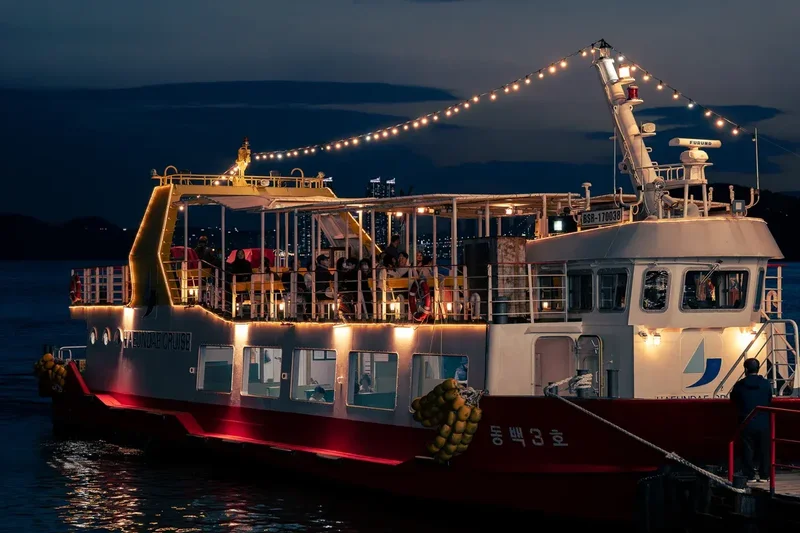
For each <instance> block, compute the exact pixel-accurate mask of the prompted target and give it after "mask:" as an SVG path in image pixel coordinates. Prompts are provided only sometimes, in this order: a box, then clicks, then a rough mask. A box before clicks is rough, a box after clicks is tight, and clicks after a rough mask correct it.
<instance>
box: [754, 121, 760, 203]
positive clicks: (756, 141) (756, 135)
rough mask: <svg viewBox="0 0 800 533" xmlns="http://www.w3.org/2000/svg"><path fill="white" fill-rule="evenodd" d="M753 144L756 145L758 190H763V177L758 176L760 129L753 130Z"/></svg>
mask: <svg viewBox="0 0 800 533" xmlns="http://www.w3.org/2000/svg"><path fill="white" fill-rule="evenodd" d="M753 142H754V143H756V189H757V190H759V191H760V190H761V176H759V174H758V128H753Z"/></svg>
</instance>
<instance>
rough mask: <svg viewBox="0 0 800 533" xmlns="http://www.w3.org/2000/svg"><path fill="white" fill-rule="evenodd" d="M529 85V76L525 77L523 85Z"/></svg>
mask: <svg viewBox="0 0 800 533" xmlns="http://www.w3.org/2000/svg"><path fill="white" fill-rule="evenodd" d="M530 83H531V77H530V76H525V84H526V85H530Z"/></svg>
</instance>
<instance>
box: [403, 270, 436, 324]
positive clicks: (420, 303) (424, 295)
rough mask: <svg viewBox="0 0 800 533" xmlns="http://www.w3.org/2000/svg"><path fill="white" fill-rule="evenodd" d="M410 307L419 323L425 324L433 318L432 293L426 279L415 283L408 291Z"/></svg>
mask: <svg viewBox="0 0 800 533" xmlns="http://www.w3.org/2000/svg"><path fill="white" fill-rule="evenodd" d="M408 307H409V309H411V311H412V312H413V314H412V316H413V317H414V320H416V321H417V322H425V321H426V320H428V318H430V316H431V291H430V289H429V288H428V282H427V281H425V279H424V278H423V279H420V280H419V281H415V282H414V283H413V284H412V285H411V289H410V290H409V291H408Z"/></svg>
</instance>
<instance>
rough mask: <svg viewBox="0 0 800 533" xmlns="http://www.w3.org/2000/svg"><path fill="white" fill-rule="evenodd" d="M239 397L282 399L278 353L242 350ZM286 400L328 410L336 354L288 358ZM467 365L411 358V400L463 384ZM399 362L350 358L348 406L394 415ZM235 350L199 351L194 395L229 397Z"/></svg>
mask: <svg viewBox="0 0 800 533" xmlns="http://www.w3.org/2000/svg"><path fill="white" fill-rule="evenodd" d="M242 358H243V363H244V365H243V371H242V394H244V395H247V396H256V397H261V398H279V397H280V395H281V381H282V379H281V376H282V372H281V364H282V359H283V351H282V350H281V349H280V348H270V347H258V346H247V347H245V348H244V349H243V350H242ZM292 358H293V359H292V370H291V379H290V383H291V386H290V390H289V398H291V399H292V400H295V401H300V402H317V403H328V404H332V403H333V402H334V401H335V399H336V389H337V387H336V351H335V350H313V349H297V350H294V352H293V354H292ZM468 369H469V365H468V359H467V357H464V356H460V355H439V354H414V356H413V357H412V377H411V397H412V398H416V397H418V396H422V395H424V394H427V393H428V392H430V391H431V390H432V389H433V388H434V387H435V386H436V385H438V384H439V383H441V382H442V381H444V380H445V379H448V378H455V379H457V380H458V381H461V382H466V381H467V374H468ZM398 370H399V359H398V356H397V354H396V353H381V352H350V358H349V369H348V371H349V373H350V379H349V387H348V388H349V390H348V391H347V405H348V406H351V407H365V408H371V409H382V410H389V411H392V410H394V409H395V407H396V404H397V375H398ZM232 384H233V347H232V346H201V347H200V350H199V364H198V367H197V389H198V390H203V391H206V392H220V393H230V392H231V387H232Z"/></svg>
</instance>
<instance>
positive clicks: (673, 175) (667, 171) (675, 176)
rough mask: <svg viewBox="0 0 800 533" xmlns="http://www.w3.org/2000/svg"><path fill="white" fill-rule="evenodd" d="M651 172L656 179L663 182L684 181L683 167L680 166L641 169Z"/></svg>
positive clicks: (654, 166)
mask: <svg viewBox="0 0 800 533" xmlns="http://www.w3.org/2000/svg"><path fill="white" fill-rule="evenodd" d="M643 168H645V169H647V168H649V169H651V170H653V172H654V173H655V175H656V177H659V178H661V179H663V180H664V181H680V180H683V179H684V175H685V174H684V173H685V167H684V166H683V165H681V164H669V165H659V164H655V165H653V166H651V167H643Z"/></svg>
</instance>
